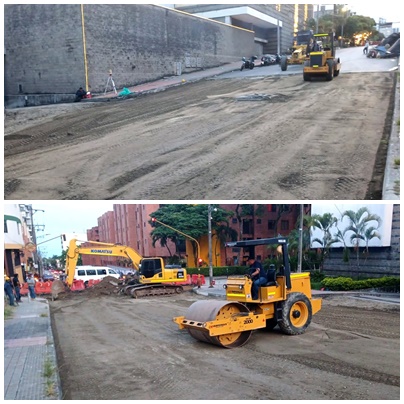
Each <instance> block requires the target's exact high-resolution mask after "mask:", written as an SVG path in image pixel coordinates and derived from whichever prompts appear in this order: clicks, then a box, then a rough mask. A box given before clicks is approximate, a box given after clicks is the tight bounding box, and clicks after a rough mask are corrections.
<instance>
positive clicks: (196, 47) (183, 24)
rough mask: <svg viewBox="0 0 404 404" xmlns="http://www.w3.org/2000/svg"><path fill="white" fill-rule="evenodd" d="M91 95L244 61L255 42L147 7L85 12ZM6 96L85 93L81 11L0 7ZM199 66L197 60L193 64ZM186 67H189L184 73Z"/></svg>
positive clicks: (231, 30) (208, 23)
mask: <svg viewBox="0 0 404 404" xmlns="http://www.w3.org/2000/svg"><path fill="white" fill-rule="evenodd" d="M84 18H85V35H86V54H87V62H88V77H89V85H90V88H89V89H90V91H92V92H93V93H100V92H104V90H105V86H106V84H107V79H108V73H109V70H110V69H111V70H112V71H113V78H114V81H115V84H116V87H117V89H121V88H123V87H129V86H133V85H136V84H140V83H144V82H147V81H152V80H155V79H160V78H162V77H164V76H169V75H173V74H174V73H175V67H174V66H175V63H176V62H181V63H182V72H183V73H184V72H185V73H186V72H191V71H194V70H195V69H197V68H199V67H197V63H196V61H198V62H199V64H198V65H199V66H201V67H204V68H208V67H214V66H219V65H221V64H223V63H225V62H232V61H235V60H238V59H239V58H240V54H251V53H252V52H253V49H254V34H253V33H252V32H250V31H246V30H242V29H238V28H234V27H230V26H227V25H224V24H220V23H217V22H213V21H209V20H206V19H201V18H198V17H195V16H190V15H188V14H185V13H182V12H179V11H176V10H171V9H166V8H164V7H160V6H153V5H136V4H133V5H92V4H87V5H84ZM5 51H6V58H5V59H6V66H5V79H6V80H5V81H6V86H5V95H6V96H7V95H16V94H18V91H19V88H18V84H21V85H22V89H23V93H26V94H34V93H40V94H44V93H75V92H76V91H77V88H78V87H79V86H83V87H84V86H85V69H84V57H83V38H82V27H81V9H80V5H41V4H39V5H6V6H5ZM197 58H198V59H197ZM187 61H191V63H190V67H189V68H186V64H187Z"/></svg>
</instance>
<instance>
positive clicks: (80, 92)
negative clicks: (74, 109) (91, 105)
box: [75, 87, 86, 102]
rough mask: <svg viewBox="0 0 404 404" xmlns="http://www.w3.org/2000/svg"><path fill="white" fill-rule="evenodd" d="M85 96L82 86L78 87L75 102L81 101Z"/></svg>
mask: <svg viewBox="0 0 404 404" xmlns="http://www.w3.org/2000/svg"><path fill="white" fill-rule="evenodd" d="M85 96H86V92H85V91H84V89H83V87H80V88H79V89H78V90H77V91H76V99H75V102H78V101H81V100H82V99H83V98H85Z"/></svg>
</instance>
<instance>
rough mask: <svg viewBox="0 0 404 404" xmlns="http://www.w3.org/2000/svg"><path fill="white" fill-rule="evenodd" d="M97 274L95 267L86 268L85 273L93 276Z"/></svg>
mask: <svg viewBox="0 0 404 404" xmlns="http://www.w3.org/2000/svg"><path fill="white" fill-rule="evenodd" d="M96 274H97V271H96V270H95V269H87V275H91V276H94V275H96Z"/></svg>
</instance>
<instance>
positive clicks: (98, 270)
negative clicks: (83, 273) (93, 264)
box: [87, 269, 107, 275]
mask: <svg viewBox="0 0 404 404" xmlns="http://www.w3.org/2000/svg"><path fill="white" fill-rule="evenodd" d="M87 272H88V271H87ZM106 274H107V270H106V269H97V275H106Z"/></svg>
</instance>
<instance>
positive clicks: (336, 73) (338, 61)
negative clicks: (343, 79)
mask: <svg viewBox="0 0 404 404" xmlns="http://www.w3.org/2000/svg"><path fill="white" fill-rule="evenodd" d="M338 63H340V60H339V59H338V60H337V62H336V65H337V64H338ZM338 76H339V70H337V69H335V70H334V77H338Z"/></svg>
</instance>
